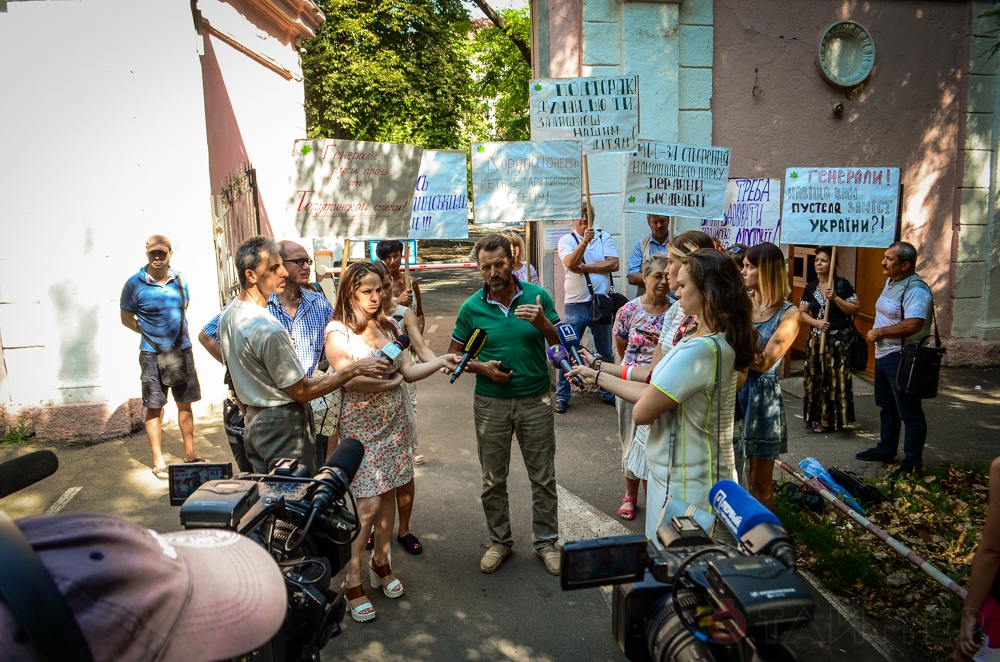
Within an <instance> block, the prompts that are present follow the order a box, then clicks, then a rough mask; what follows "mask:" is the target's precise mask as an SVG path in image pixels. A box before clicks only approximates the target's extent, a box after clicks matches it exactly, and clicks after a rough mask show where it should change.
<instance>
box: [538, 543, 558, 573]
mask: <svg viewBox="0 0 1000 662" xmlns="http://www.w3.org/2000/svg"><path fill="white" fill-rule="evenodd" d="M535 553H536V554H538V555H539V556H540V557H542V560H543V561H545V569H546V570H548V571H549V574H550V575H556V576H557V577H558V576H559V550H558V549H556V546H555V545H549V546H548V547H546V548H545V549H543V550H541V551H538V552H535Z"/></svg>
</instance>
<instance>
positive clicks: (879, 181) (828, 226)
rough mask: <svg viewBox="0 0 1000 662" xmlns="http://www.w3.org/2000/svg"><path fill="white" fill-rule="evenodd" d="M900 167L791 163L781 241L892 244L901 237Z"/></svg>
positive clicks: (845, 244) (851, 244) (787, 174)
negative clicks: (797, 165) (898, 221)
mask: <svg viewBox="0 0 1000 662" xmlns="http://www.w3.org/2000/svg"><path fill="white" fill-rule="evenodd" d="M898 213H899V168H816V167H813V168H788V170H786V171H785V202H784V205H783V207H782V214H781V219H782V228H781V241H782V242H783V243H786V244H799V245H811V246H822V245H826V246H856V247H864V248H886V247H888V246H889V244H891V243H892V242H893V241H894V240H895V237H896V218H897V215H898Z"/></svg>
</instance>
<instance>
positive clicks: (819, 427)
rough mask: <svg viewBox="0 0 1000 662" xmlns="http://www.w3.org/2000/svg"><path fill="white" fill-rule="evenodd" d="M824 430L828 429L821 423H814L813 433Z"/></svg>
mask: <svg viewBox="0 0 1000 662" xmlns="http://www.w3.org/2000/svg"><path fill="white" fill-rule="evenodd" d="M824 432H826V429H825V428H824V427H823V426H822V425H820V424H819V423H816V424H815V425H813V434H823V433H824Z"/></svg>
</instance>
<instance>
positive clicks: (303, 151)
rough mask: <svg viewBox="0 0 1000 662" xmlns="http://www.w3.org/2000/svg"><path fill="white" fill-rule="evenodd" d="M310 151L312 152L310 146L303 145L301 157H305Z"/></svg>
mask: <svg viewBox="0 0 1000 662" xmlns="http://www.w3.org/2000/svg"><path fill="white" fill-rule="evenodd" d="M311 151H313V148H312V146H310V145H303V146H302V156H305V155H306V154H308V153H309V152H311Z"/></svg>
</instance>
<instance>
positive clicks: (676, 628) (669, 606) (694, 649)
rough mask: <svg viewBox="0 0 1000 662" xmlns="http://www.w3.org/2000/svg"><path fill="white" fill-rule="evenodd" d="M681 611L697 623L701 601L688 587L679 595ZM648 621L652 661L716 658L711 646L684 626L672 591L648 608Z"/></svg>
mask: <svg viewBox="0 0 1000 662" xmlns="http://www.w3.org/2000/svg"><path fill="white" fill-rule="evenodd" d="M677 601H678V602H679V603H680V608H681V614H682V615H683V616H684V618H685V619H686V620H687V621H688V622H691V623H695V622H697V618H698V613H697V612H698V605H699V604H707V603H702V601H701V600H699V598H698V596H697V595H695V594H694V593H692V592H691V591H689V590H686V589H682V590H681V591H679V592H678V594H677ZM649 614H650V615H649V620H648V621H647V625H646V644H647V646H649V655H650V658H651V659H652V660H653V662H695V661H696V660H711V659H713V657H712V656H711V653H710V652H709V650H708V647H707V646H706V645H705V644H704V643H702V642H700V641H698V640H697V639H695V637H694V635H693V634H691V632H690V630H688V629H687V628H685V627H684V624H683V623H681V620H680V618H679V617H678V615H677V614H676V613H675V611H674V601H673V598H672V594H671V593H667V594H666V595H664V596H663V597H662V598H660V599H659V600H658V601H657V602H656V603H655V604H653V607H652V608H651V609H650V610H649Z"/></svg>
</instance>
